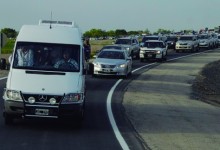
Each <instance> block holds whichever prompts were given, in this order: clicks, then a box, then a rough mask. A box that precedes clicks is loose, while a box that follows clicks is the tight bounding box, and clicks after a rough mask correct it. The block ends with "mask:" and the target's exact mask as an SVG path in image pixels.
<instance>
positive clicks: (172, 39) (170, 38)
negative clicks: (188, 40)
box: [167, 37, 177, 41]
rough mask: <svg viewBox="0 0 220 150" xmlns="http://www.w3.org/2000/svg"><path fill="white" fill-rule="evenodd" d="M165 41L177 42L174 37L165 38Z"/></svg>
mask: <svg viewBox="0 0 220 150" xmlns="http://www.w3.org/2000/svg"><path fill="white" fill-rule="evenodd" d="M167 41H177V38H176V37H167Z"/></svg>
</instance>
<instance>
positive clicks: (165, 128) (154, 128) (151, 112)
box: [123, 49, 220, 150]
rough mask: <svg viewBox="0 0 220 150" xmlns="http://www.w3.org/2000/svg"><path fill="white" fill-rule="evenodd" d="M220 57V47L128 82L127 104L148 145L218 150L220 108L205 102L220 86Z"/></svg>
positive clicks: (130, 114) (131, 117) (153, 70)
mask: <svg viewBox="0 0 220 150" xmlns="http://www.w3.org/2000/svg"><path fill="white" fill-rule="evenodd" d="M219 59H220V49H217V50H214V51H210V52H208V53H203V54H199V55H195V56H190V57H188V58H182V59H179V60H175V61H169V62H166V63H163V64H161V65H159V66H157V67H155V68H152V69H150V70H148V71H147V72H145V73H143V74H142V75H140V76H139V77H138V78H137V79H136V80H133V81H132V82H131V83H130V84H129V85H128V87H127V91H126V92H125V94H124V100H123V106H124V107H125V110H126V115H127V117H128V118H129V119H130V121H131V123H132V125H133V127H134V128H135V130H136V131H137V133H138V134H139V135H140V136H141V138H142V140H143V141H145V145H146V147H149V148H150V149H163V150H170V149H193V150H197V149H198V150H203V149H204V150H206V149H216V150H217V149H219V147H220V128H219V125H220V117H219V116H220V109H219V107H218V106H216V105H214V104H213V105H210V104H209V103H206V102H207V101H208V100H211V97H210V93H218V91H217V90H219V89H218V87H219V84H217V83H216V81H217V79H216V78H218V77H219V75H218V74H219V73H220V71H217V69H216V68H218V67H219V65H218V63H216V61H217V62H219ZM210 66H212V67H210ZM210 69H211V70H210ZM212 71H214V72H212ZM213 76H216V78H214V77H213ZM205 79H206V80H205ZM207 80H208V81H209V82H207ZM218 80H219V79H218ZM213 83H215V84H213ZM207 88H208V89H207ZM214 89H215V90H216V91H215V90H214ZM207 91H208V92H207ZM215 96H216V97H215V98H216V99H218V97H217V95H215ZM204 101H205V102H204Z"/></svg>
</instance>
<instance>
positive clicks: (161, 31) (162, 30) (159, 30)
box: [156, 29, 172, 34]
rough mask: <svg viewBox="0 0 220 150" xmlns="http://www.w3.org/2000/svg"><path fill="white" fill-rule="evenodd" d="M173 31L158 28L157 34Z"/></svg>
mask: <svg viewBox="0 0 220 150" xmlns="http://www.w3.org/2000/svg"><path fill="white" fill-rule="evenodd" d="M171 32H172V31H170V30H166V29H158V30H157V32H156V33H157V34H170V33H171Z"/></svg>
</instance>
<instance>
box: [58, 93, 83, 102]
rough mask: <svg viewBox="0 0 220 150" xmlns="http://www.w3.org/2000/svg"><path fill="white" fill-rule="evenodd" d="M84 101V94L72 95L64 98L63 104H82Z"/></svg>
mask: <svg viewBox="0 0 220 150" xmlns="http://www.w3.org/2000/svg"><path fill="white" fill-rule="evenodd" d="M82 100H83V93H70V94H67V95H65V96H64V98H63V100H62V103H73V102H80V101H82Z"/></svg>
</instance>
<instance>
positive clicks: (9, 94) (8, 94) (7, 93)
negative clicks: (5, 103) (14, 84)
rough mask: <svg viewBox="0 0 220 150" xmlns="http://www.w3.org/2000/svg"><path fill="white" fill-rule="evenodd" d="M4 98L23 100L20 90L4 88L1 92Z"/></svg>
mask: <svg viewBox="0 0 220 150" xmlns="http://www.w3.org/2000/svg"><path fill="white" fill-rule="evenodd" d="M3 99H4V100H14V101H23V100H22V98H21V94H20V91H16V90H9V89H5V90H4V93H3Z"/></svg>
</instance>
